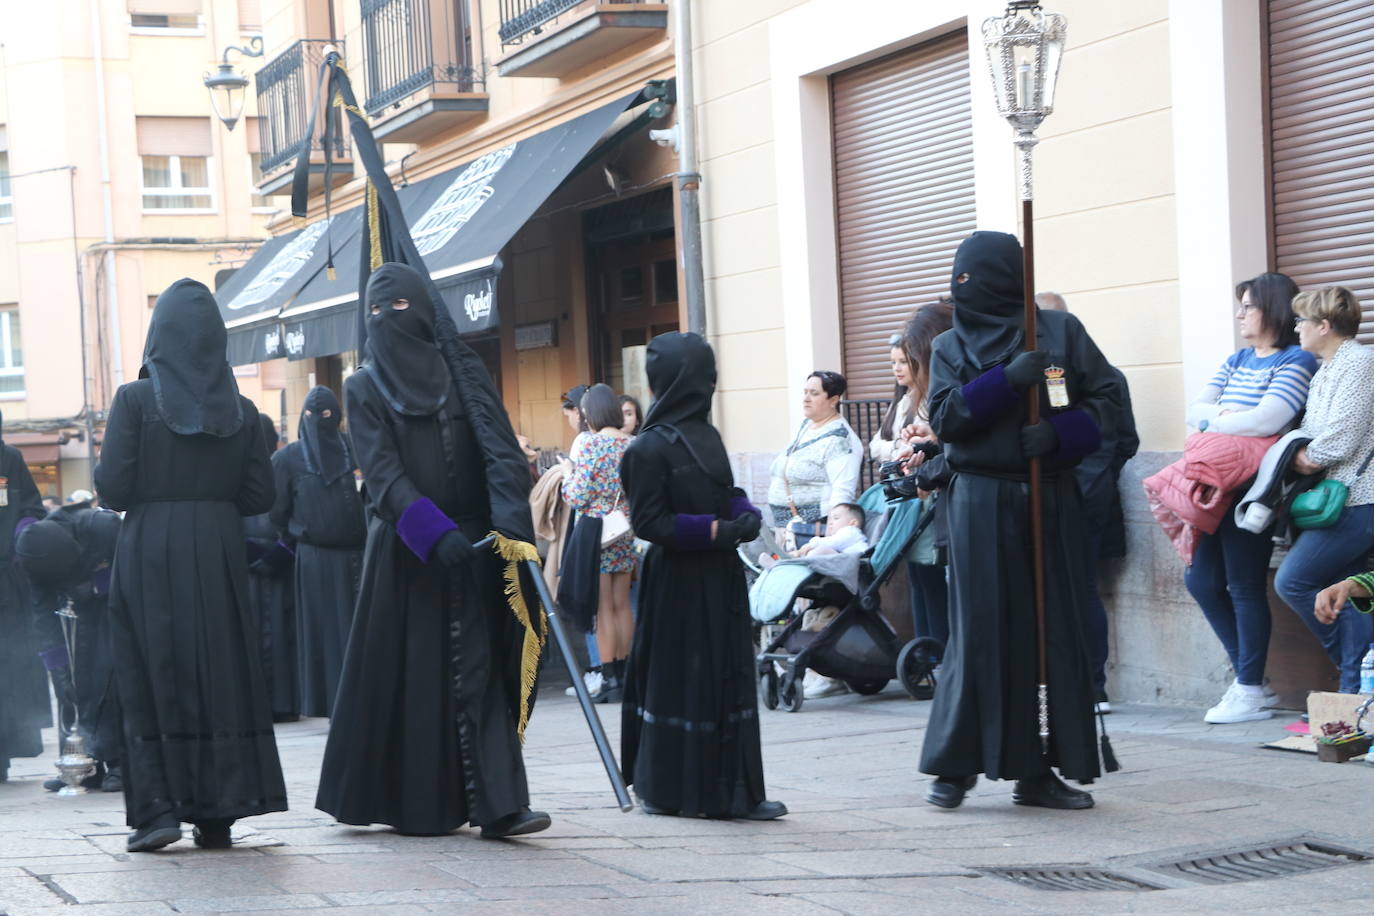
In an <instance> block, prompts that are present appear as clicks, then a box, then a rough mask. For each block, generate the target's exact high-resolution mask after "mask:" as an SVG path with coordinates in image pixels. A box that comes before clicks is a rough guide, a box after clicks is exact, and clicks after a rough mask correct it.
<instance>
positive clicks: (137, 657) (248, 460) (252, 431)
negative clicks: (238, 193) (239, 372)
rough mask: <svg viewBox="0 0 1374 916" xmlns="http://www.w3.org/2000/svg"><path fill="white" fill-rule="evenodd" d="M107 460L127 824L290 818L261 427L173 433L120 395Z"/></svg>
mask: <svg viewBox="0 0 1374 916" xmlns="http://www.w3.org/2000/svg"><path fill="white" fill-rule="evenodd" d="M222 350H223V346H222V344H221V345H220V352H221V353H222ZM226 371H227V367H226ZM236 406H237V408H238V409H239V410H240V411H241V412H242V414H243V416H245V417H252V416H255V415H256V413H257V411H256V408H254V407H253V404H252V402H251V401H249V400H248V399H247V398H243V397H239V398H238V403H237V405H236ZM100 458H101V461H100V465H99V466H98V467H97V468H96V471H95V480H96V486H97V487H98V488H99V490H100V496H101V500H102V502H103V503H104V504H105V505H107V506H109V507H110V508H112V509H115V510H120V511H127V514H126V515H125V519H124V529H123V532H122V534H121V536H120V540H119V546H118V548H117V550H116V553H115V564H114V580H113V583H112V586H111V593H110V626H111V643H112V646H113V649H114V657H115V665H116V671H115V678H116V681H117V684H118V688H119V695H120V700H121V702H122V704H123V707H124V736H125V746H126V751H125V766H124V800H125V808H126V817H127V820H128V823H129V824H130V826H140V825H143V824H145V823H147V822H148V821H150V820H152V819H153V818H155V817H158V816H160V815H164V814H171V815H172V816H174V817H176V818H178V819H179V820H183V821H200V820H210V819H217V818H240V817H246V816H249V815H254V814H262V813H265V812H268V811H284V810H286V788H285V785H284V783H283V781H282V772H281V764H280V762H279V761H278V758H277V746H276V742H275V740H274V739H273V735H272V709H271V704H270V702H269V699H268V695H267V689H266V682H265V680H264V676H263V672H262V664H261V656H260V654H259V648H258V631H257V627H256V625H255V621H254V619H253V613H252V610H251V608H250V606H249V598H248V581H247V580H248V572H247V563H246V560H245V553H244V538H243V521H242V518H243V517H244V516H252V515H258V514H260V513H263V512H266V511H267V510H268V509H270V508H271V506H272V496H273V492H272V472H271V468H270V467H269V465H268V459H267V449H266V446H265V445H264V443H263V441H262V430H261V428H260V427H259V425H258V424H257V423H253V422H245V423H241V424H240V425H239V426H238V427H237V429H236V430H235V431H234V432H232V433H229V434H227V435H211V434H207V433H202V434H194V435H181V434H178V433H174V432H173V431H172V429H171V428H170V427H169V426H168V425H167V423H166V422H165V421H164V420H163V419H162V417H161V415H160V413H159V411H158V403H157V401H156V398H155V394H154V389H153V385H152V381H151V380H150V379H140V380H138V381H135V382H130V383H129V384H127V385H124V386H123V387H121V388H120V389H119V392H118V393H117V394H116V395H115V400H114V405H113V407H112V408H111V410H110V418H109V423H108V426H107V428H106V431H105V442H104V446H103V448H102V450H101V456H100Z"/></svg>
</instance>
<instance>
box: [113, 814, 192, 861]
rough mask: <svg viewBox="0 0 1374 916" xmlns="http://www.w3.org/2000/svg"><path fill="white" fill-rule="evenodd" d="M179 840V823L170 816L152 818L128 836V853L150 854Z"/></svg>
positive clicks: (126, 846)
mask: <svg viewBox="0 0 1374 916" xmlns="http://www.w3.org/2000/svg"><path fill="white" fill-rule="evenodd" d="M179 839H181V822H180V821H178V820H177V819H176V818H175V817H173V816H172V815H170V814H164V815H162V816H161V817H156V818H153V819H152V820H151V821H149V822H148V823H146V824H144V825H143V826H142V827H139V828H138V829H137V830H135V831H134V832H133V833H132V834H130V835H129V841H128V843H127V844H125V848H126V849H128V850H129V852H152V851H153V850H155V849H161V848H162V847H164V846H170V845H172V844H173V843H175V842H176V841H177V840H179Z"/></svg>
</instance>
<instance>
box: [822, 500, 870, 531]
mask: <svg viewBox="0 0 1374 916" xmlns="http://www.w3.org/2000/svg"><path fill="white" fill-rule="evenodd" d="M836 509H847V510H848V511H849V512H851V513H853V515H854V517H855V518H857V519H858V520H859V527H860V528H862V527H863V526H864V525H866V524H868V515H867V513H865V512H864V507H863V506H861V505H859V504H858V503H835V505H833V506H831V507H830V511H831V512H834V511H835V510H836Z"/></svg>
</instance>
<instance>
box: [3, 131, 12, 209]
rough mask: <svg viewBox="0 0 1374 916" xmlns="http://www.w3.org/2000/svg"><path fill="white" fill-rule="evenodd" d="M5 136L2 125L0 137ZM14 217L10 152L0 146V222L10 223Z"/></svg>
mask: <svg viewBox="0 0 1374 916" xmlns="http://www.w3.org/2000/svg"><path fill="white" fill-rule="evenodd" d="M3 137H4V128H3V127H0V138H3ZM13 219H14V197H13V196H12V194H11V192H10V152H9V150H7V149H5V148H4V147H3V146H0V223H8V222H11V221H12V220H13Z"/></svg>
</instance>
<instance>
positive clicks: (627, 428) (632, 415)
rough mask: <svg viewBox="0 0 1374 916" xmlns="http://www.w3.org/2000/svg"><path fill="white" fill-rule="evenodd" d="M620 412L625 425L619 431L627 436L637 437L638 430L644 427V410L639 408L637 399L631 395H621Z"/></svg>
mask: <svg viewBox="0 0 1374 916" xmlns="http://www.w3.org/2000/svg"><path fill="white" fill-rule="evenodd" d="M620 412H621V414H623V415H624V417H625V424H624V425H623V426H621V427H620V429H621V431H622V432H623V433H625V435H627V436H636V435H638V434H639V428H640V427H641V426H643V425H644V409H643V408H641V407H640V406H639V401H638V399H636V398H635V396H634V395H632V394H622V395H621V396H620Z"/></svg>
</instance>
